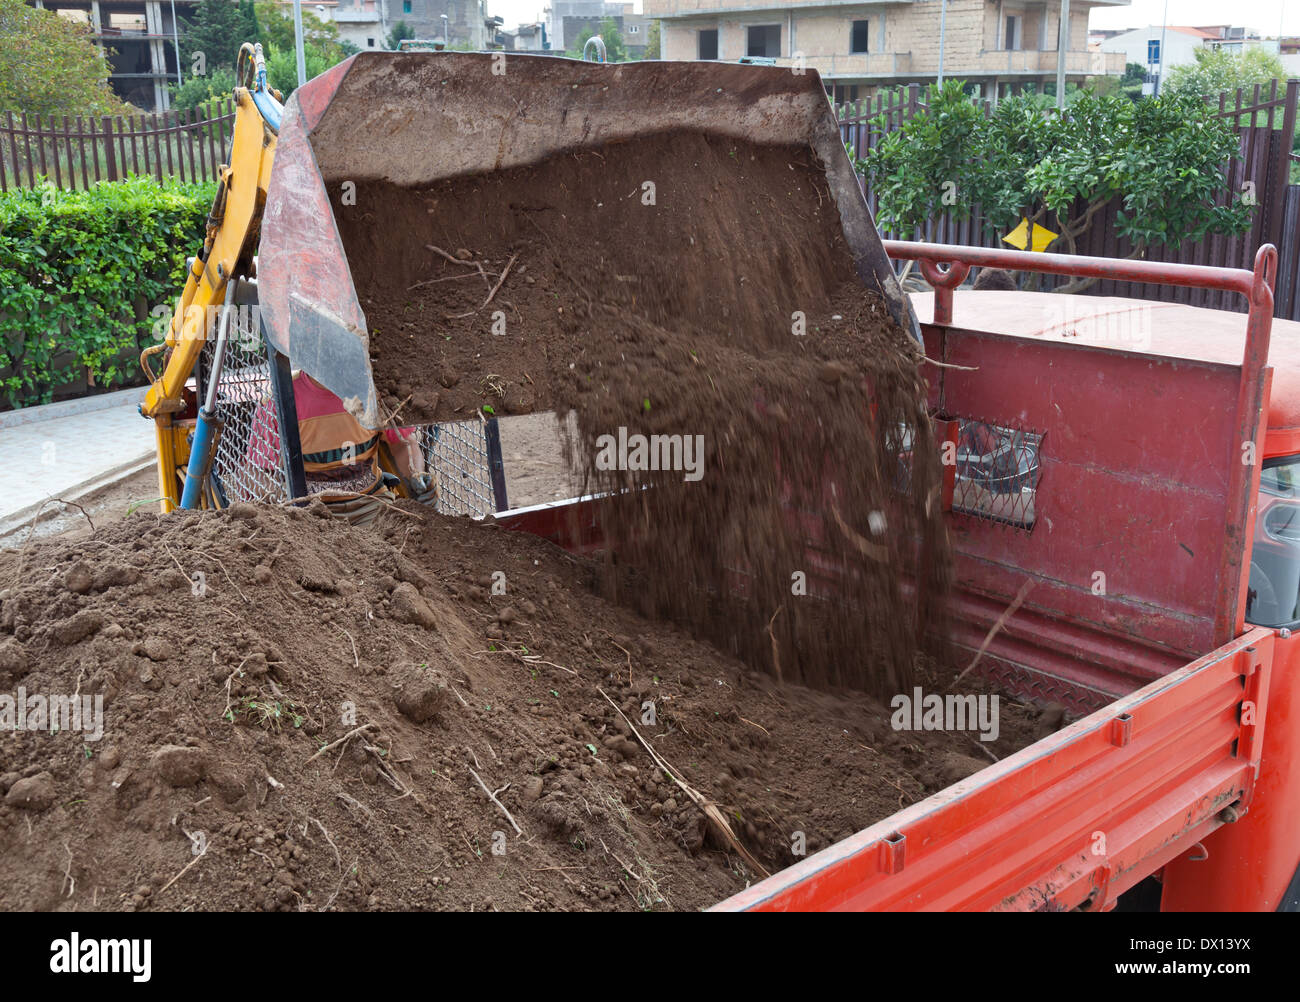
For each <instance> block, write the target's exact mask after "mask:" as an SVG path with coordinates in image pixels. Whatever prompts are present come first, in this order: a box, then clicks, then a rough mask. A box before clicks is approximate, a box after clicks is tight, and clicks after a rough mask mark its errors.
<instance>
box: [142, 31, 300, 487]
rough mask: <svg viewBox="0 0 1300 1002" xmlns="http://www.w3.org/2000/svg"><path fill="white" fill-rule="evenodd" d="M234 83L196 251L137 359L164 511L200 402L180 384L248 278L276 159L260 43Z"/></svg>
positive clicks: (276, 103) (273, 103)
mask: <svg viewBox="0 0 1300 1002" xmlns="http://www.w3.org/2000/svg"><path fill="white" fill-rule="evenodd" d="M236 80H237V81H238V84H239V85H238V86H236V87H235V92H234V95H235V123H234V132H233V135H232V138H231V142H230V158H229V159H230V162H229V163H228V164H223V165H222V166H221V170H220V184H219V187H218V189H217V195H216V198H215V199H214V200H213V203H212V212H211V214H210V215H209V216H208V222H207V233H206V236H205V238H204V241H203V249H202V251H201V252H200V253H199V255H198V256H197V257H195V258H194V259H193V260H192V261H191V262H190V270H189V274H188V276H187V277H186V281H185V289H184V291H183V292H182V293H181V296H180V301H179V302H178V303H177V305H176V310H175V312H174V313H173V314H172V319H171V324H170V326H169V327H168V330H167V335H166V339H165V340H164V341H163V343H162V344H159V345H155V346H153V347H150V348H148V349H146V350H145V352H144V353H143V354H142V355H141V357H140V362H141V365H142V366H143V367H144V370H145V374H146V376H148V378H149V380H150V386H149V391H148V393H147V394H146V396H145V399H144V402H143V403H142V404H141V406H140V413H141V414H143V415H144V416H145V417H150V418H153V420H154V422H155V425H156V434H157V442H158V489H159V497H160V503H161V506H162V510H163V511H164V512H169V511H171V510H172V509H174V508H176V507H177V506H178V505H179V504H180V499H181V497H182V494H183V488H184V483H185V468H186V464H187V462H188V461H189V458H190V444H189V436H190V433H191V432H192V431H193V430H194V428H195V424H196V417H197V415H195V416H189V415H190V414H193V412H194V411H195V410H196V408H198V407H201V406H202V403H203V401H202V388H201V387H198V388H197V393H196V398H195V400H193V401H187V399H186V396H185V386H186V382H187V380H188V379H189V378H190V375H191V374H192V373H193V371H194V367H195V364H196V363H197V362H198V360H199V353H200V352H201V351H202V350H203V345H204V343H205V342H206V341H207V339H208V338H209V337H210V336H212V335H213V334H214V333H215V332H216V330H217V327H218V324H219V322H220V317H221V313H222V310H223V306H224V305H225V304H226V301H227V294H228V292H229V291H230V290H233V288H234V285H233V281H234V280H237V279H239V278H241V277H248V278H251V277H253V254H254V253H255V251H256V248H257V240H258V233H259V230H260V228H261V222H262V209H263V206H264V205H265V204H266V191H267V185H268V184H269V183H270V179H271V165H272V162H273V161H274V158H275V145H276V139H277V136H278V134H279V128H280V112H281V104H280V95H279V93H278V92H276V91H273V90H271V89H270V88H269V87H268V86H267V83H266V65H265V61H264V59H263V56H262V47H261V45H253V44H251V43H245V44H244V45H243V46H242V47H241V48H240V50H239V58H238V63H237V69H236ZM158 353H163V360H164V361H163V369H162V372H161V374H160V375H158V376H155V375H154V373H153V371H152V369H151V368H150V365H149V358H150V356H152V355H155V354H158Z"/></svg>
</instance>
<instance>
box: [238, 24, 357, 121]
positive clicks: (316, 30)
mask: <svg viewBox="0 0 1300 1002" xmlns="http://www.w3.org/2000/svg"><path fill="white" fill-rule="evenodd" d="M257 23H258V26H259V28H260V29H261V34H260V36H259V37H260V39H261V42H262V47H263V50H264V51H265V54H266V79H267V82H268V83H269V84H270V85H271V86H272V87H274V88H275V89H276V90H278V91H280V92H281V93H283V94H284V96H285V97H286V98H287V97H288V96H289V94H290V92H292V91H293V90H294V89H295V88H296V87H297V86H298V57H297V54H296V47H295V44H294V31H293V10H292V8H289V9H285V5H280V4H276V3H272V2H267V3H258V4H257ZM302 39H303V44H302V50H303V63H304V64H305V66H306V69H307V79H308V80H310V79H311V78H312V77H316V76H320V74H322V73H324V72H325V71H326V70H327V69H329V68H330V67H331V66H334V65H335V64H336V63H340V62H342V61H343V60H344V59H346V58H347V57H348V56H350V55H352V54H353V53H354V52H356V51H357V48H356V46H354V45H349V44H347V43H344V42H343V41H342V40H341V39H340V38H339V29H338V27H337V26H336V25H334V24H331V23H329V22H327V21H322V20H321V19H320V18H318V17H316V16H315V15H314V14H310V13H308V12H307V11H306V10H304V11H303V12H302Z"/></svg>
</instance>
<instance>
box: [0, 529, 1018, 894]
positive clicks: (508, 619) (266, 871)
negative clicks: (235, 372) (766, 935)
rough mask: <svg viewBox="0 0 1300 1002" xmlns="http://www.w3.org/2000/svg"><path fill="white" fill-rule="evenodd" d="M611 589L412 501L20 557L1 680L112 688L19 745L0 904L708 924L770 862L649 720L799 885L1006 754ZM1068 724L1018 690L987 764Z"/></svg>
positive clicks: (581, 564)
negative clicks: (904, 719)
mask: <svg viewBox="0 0 1300 1002" xmlns="http://www.w3.org/2000/svg"><path fill="white" fill-rule="evenodd" d="M600 577H601V565H600V564H598V563H594V562H591V561H588V560H585V559H581V558H578V557H575V556H573V555H571V554H568V553H566V552H564V551H562V550H560V549H558V548H556V547H555V546H553V545H552V544H550V543H548V542H545V541H544V540H541V539H539V538H536V537H533V536H528V535H525V534H521V533H509V532H506V531H504V530H502V529H500V528H498V527H495V526H493V525H490V524H476V523H473V522H470V521H468V520H463V519H461V520H456V519H449V518H443V517H439V516H436V515H433V514H432V513H430V512H428V511H427V510H422V509H421V510H417V509H416V508H415V507H414V506H412V507H410V508H405V509H402V510H396V509H395V510H391V511H390V510H386V511H385V513H384V514H383V515H382V516H381V518H380V520H379V521H378V522H377V523H376V525H375V526H372V527H370V528H353V527H349V526H347V525H345V524H343V523H341V522H338V521H336V520H333V519H330V518H328V517H327V516H326V514H325V512H324V510H323V509H322V508H321V507H320V506H319V505H316V506H314V507H311V508H305V509H298V508H294V509H280V508H253V507H250V506H244V505H237V506H235V507H233V508H232V509H230V510H229V511H228V512H225V513H220V514H212V513H209V514H203V515H200V514H191V513H175V514H172V515H168V516H157V515H153V514H146V513H144V512H137V513H136V514H134V515H132V516H131V517H129V518H127V519H125V520H122V521H120V522H117V523H114V524H111V525H108V526H100V527H98V528H97V531H96V532H95V533H94V534H93V535H92V536H91V537H90V538H81V539H76V540H71V541H63V540H52V541H45V542H35V543H32V544H30V545H27V546H24V547H20V548H18V549H15V550H10V551H6V552H4V553H3V554H0V694H5V695H8V696H11V697H13V696H16V695H17V692H18V689H19V688H20V687H21V688H22V689H23V690H25V694H26V695H27V696H28V698H29V700H30V697H31V696H32V695H35V694H42V695H46V696H49V695H52V694H64V695H72V694H74V693H75V694H77V695H78V696H84V695H90V696H100V697H102V700H103V737H102V740H99V741H92V740H90V739H89V736H88V735H86V734H84V733H78V732H75V731H72V730H69V729H67V728H66V727H65V728H64V729H61V730H60V731H59V732H58V733H54V734H51V733H50V732H49V729H48V728H46V729H44V730H41V731H22V732H19V733H16V734H6V735H5V736H4V740H3V741H0V908H4V909H6V910H17V909H60V910H88V909H121V908H127V909H195V908H199V909H280V910H300V909H302V910H328V909H396V908H430V909H476V910H477V909H494V908H495V909H535V910H552V909H555V910H558V909H566V910H567V909H634V908H639V909H670V908H671V909H697V908H702V907H705V906H707V905H709V904H712V903H714V902H716V901H718V900H720V899H722V898H724V897H726V896H727V895H729V894H731V893H734V892H735V891H738V890H740V889H742V888H743V887H744V886H745V885H746V883H747V882H748V881H750V880H751V879H753V877H754V876H755V874H754V868H753V867H752V866H751V865H749V864H747V863H746V862H745V860H744V858H743V857H742V855H741V854H740V853H739V852H738V851H737V850H736V849H735V847H734V846H732V845H730V844H728V843H726V842H724V841H722V840H720V839H719V838H718V837H717V836H716V835H715V834H714V832H713V830H712V829H711V828H710V827H709V825H708V824H707V823H706V822H705V819H704V817H703V815H702V813H701V811H700V809H699V808H698V807H697V806H696V805H695V804H693V803H691V802H690V801H689V800H688V798H687V797H686V796H685V795H684V794H683V791H682V790H681V789H680V788H679V787H678V786H676V785H675V784H674V783H673V782H672V781H671V780H669V779H668V778H667V777H666V776H665V775H664V774H663V772H662V771H661V769H660V768H659V767H658V766H657V765H656V764H655V762H654V761H653V760H652V758H651V756H650V755H649V753H648V752H647V751H646V748H645V747H644V746H643V745H642V744H641V743H640V741H639V740H638V738H637V736H636V734H635V733H633V727H635V729H636V732H639V734H640V735H641V737H642V738H644V739H645V740H646V741H647V742H650V743H652V746H653V747H654V748H655V750H656V752H657V753H658V754H659V755H660V756H662V757H663V759H664V760H665V761H666V763H668V764H669V765H670V767H672V768H674V769H675V770H677V771H678V772H679V774H680V775H681V776H683V777H684V778H685V779H686V780H687V782H689V783H691V784H692V785H693V786H694V787H696V788H698V790H699V791H701V792H702V793H703V794H704V795H705V796H707V797H709V798H711V799H712V800H714V801H716V803H717V804H718V805H719V807H720V808H721V810H722V812H723V815H724V816H725V817H726V818H727V819H728V820H729V821H730V823H731V826H732V828H733V829H734V831H735V834H736V837H737V838H738V840H739V842H740V843H741V844H742V845H743V846H744V847H745V849H746V851H747V852H749V853H752V855H753V857H755V858H756V859H757V861H758V862H759V863H760V864H761V865H762V866H763V867H764V868H766V869H769V870H773V871H775V870H777V869H779V868H781V867H784V866H786V865H789V864H790V863H791V862H793V861H794V860H795V857H794V856H792V854H791V847H792V845H793V844H794V840H795V838H796V835H795V833H796V832H804V833H805V834H806V837H807V844H808V848H809V850H810V851H813V850H816V849H817V848H820V847H824V846H826V845H828V844H830V843H831V842H833V841H835V840H837V839H840V838H842V837H844V836H846V835H848V834H850V833H851V832H853V831H856V830H859V829H861V828H862V827H864V826H865V825H867V824H869V823H871V822H873V821H876V820H878V819H880V818H882V817H885V816H887V815H889V814H890V813H892V812H894V811H895V810H897V809H898V808H899V807H900V806H902V805H905V804H907V803H909V802H913V801H916V800H919V799H921V798H922V797H924V796H925V795H927V794H928V793H930V792H933V791H935V790H937V789H939V788H941V787H942V786H944V785H947V784H948V783H951V782H953V781H955V780H957V779H959V778H961V777H962V776H964V775H967V774H969V773H971V772H973V771H975V770H976V769H978V768H980V767H982V766H983V765H985V764H987V761H988V760H987V759H986V758H985V757H984V756H983V753H982V752H980V751H979V750H977V748H976V747H975V744H976V743H975V742H974V739H973V738H972V736H971V735H970V734H966V733H947V732H915V733H910V732H905V731H904V732H896V731H894V730H892V729H891V728H890V726H889V712H890V711H889V710H887V709H886V708H885V707H884V706H882V705H881V704H880V703H878V702H876V701H875V700H874V699H872V698H871V697H869V696H866V695H863V694H855V693H835V694H828V693H822V692H815V691H812V690H808V689H804V688H802V687H799V686H793V685H786V686H777V685H775V684H774V683H772V682H771V680H770V679H768V678H767V677H766V676H764V675H761V674H755V673H752V672H749V671H747V670H746V669H745V668H744V666H743V665H742V664H740V663H739V662H738V661H736V660H735V659H733V658H731V657H728V656H726V655H724V654H722V653H720V652H719V651H717V650H716V649H714V648H712V647H710V646H708V645H706V644H703V643H701V642H699V641H696V640H694V639H692V638H690V637H689V636H687V635H686V634H685V633H684V632H683V631H681V630H679V629H677V628H675V627H673V626H668V625H664V624H661V623H655V622H651V621H648V620H646V619H644V618H642V617H640V616H639V615H638V614H637V613H635V612H634V611H632V610H630V609H627V608H624V607H619V606H613V605H610V604H608V603H606V602H605V601H604V600H603V599H602V598H600V597H599V596H598V595H597V594H595V593H594V592H593V591H592V588H593V587H594V586H595V585H596V583H597V580H598V579H599V578H600ZM494 586H497V587H495V588H494ZM502 586H503V588H504V592H503V593H500V592H502ZM926 684H927V686H938V685H939V684H940V679H939V678H937V677H936V678H928V677H927V681H926ZM606 695H607V696H608V697H609V698H608V699H606ZM649 706H653V708H654V722H653V723H647V722H645V721H646V719H647V717H648V711H647V707H649ZM616 707H617V709H616ZM620 711H621V713H620ZM624 715H625V716H624ZM28 723H29V726H30V724H31V719H30V718H29V721H28ZM1040 725H1041V721H1040V720H1039V718H1038V715H1037V713H1036V712H1035V711H1033V710H1031V709H1029V708H1026V707H1021V706H1018V705H1016V704H1013V703H1010V702H1009V701H1004V704H1003V708H1002V714H1001V737H1000V739H999V740H998V741H997V742H996V743H995V744H992V745H989V746H987V747H989V748H990V749H991V750H992V751H993V753H995V754H998V755H1005V754H1006V753H1008V752H1009V751H1011V750H1012V749H1014V748H1016V747H1020V746H1022V745H1023V744H1025V743H1027V742H1028V741H1030V740H1032V738H1033V737H1034V735H1035V731H1036V728H1039V727H1040ZM471 770H473V772H471ZM476 775H477V777H478V779H476V778H475V776H476ZM480 779H481V781H482V784H483V786H485V787H486V788H487V789H488V790H491V791H492V792H493V794H494V795H495V798H496V801H498V802H499V806H498V804H497V803H494V802H493V801H492V800H491V799H489V797H488V795H487V793H486V792H485V790H484V789H483V788H482V787H480V785H479V782H478V780H480ZM506 812H509V815H510V817H511V818H513V821H514V823H517V824H518V826H519V829H520V830H521V831H522V833H523V834H522V835H517V834H516V832H515V829H514V825H513V824H512V822H511V821H510V820H508V819H507V817H506ZM498 833H499V834H498ZM494 846H496V847H497V848H503V849H504V853H503V854H501V855H496V854H494V853H493V848H494Z"/></svg>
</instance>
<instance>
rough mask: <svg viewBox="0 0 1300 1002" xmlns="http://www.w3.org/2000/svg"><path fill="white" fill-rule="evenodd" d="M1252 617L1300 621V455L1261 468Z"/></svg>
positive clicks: (1249, 598) (1271, 622)
mask: <svg viewBox="0 0 1300 1002" xmlns="http://www.w3.org/2000/svg"><path fill="white" fill-rule="evenodd" d="M1246 619H1247V621H1249V622H1250V623H1253V624H1254V625H1256V626H1287V627H1295V626H1296V625H1297V622H1298V621H1300V456H1286V457H1281V458H1277V459H1267V460H1265V461H1264V468H1263V470H1261V471H1260V475H1259V510H1258V512H1257V514H1256V516H1255V540H1254V545H1253V548H1252V550H1251V555H1250V584H1249V585H1248V586H1247V591H1246Z"/></svg>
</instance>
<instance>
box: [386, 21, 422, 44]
mask: <svg viewBox="0 0 1300 1002" xmlns="http://www.w3.org/2000/svg"><path fill="white" fill-rule="evenodd" d="M414 37H415V29H414V28H412V27H411V26H410V25H409V24H407V23H406V22H405V21H398V22H397V23H396V24H395V25H393V30H392V31H390V32H389V33H388V37H387V38H385V39H384V45H385V46H386V47H387V48H389V49H393V50H396V49H397V48H398V47H399V46H400V45H401V44H402V41H403V40H404V39H407V38H414Z"/></svg>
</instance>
